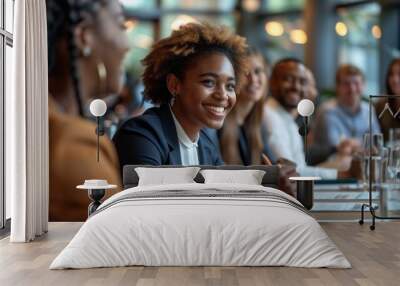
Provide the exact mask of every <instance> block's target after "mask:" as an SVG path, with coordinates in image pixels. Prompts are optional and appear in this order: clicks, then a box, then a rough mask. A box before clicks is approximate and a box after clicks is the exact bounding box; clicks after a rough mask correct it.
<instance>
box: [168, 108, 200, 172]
mask: <svg viewBox="0 0 400 286" xmlns="http://www.w3.org/2000/svg"><path fill="white" fill-rule="evenodd" d="M170 110H171V114H172V118H173V119H174V122H175V127H176V133H177V135H178V141H179V149H180V153H181V161H182V165H183V166H189V165H199V154H198V147H199V146H198V144H197V143H198V142H199V135H197V138H196V140H195V142H193V141H192V140H190V138H189V136H187V134H186V132H185V130H184V129H183V127H182V125H181V124H180V123H179V121H178V119H177V118H176V117H175V114H174V112H173V111H172V109H170Z"/></svg>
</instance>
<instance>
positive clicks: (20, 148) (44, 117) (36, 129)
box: [6, 0, 49, 242]
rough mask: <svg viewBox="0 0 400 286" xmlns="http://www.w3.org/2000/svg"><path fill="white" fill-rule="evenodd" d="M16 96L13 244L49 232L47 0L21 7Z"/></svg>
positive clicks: (9, 132) (23, 2)
mask: <svg viewBox="0 0 400 286" xmlns="http://www.w3.org/2000/svg"><path fill="white" fill-rule="evenodd" d="M14 11H15V18H14V48H13V52H14V63H15V66H14V72H13V87H14V88H13V90H14V94H12V96H11V97H10V98H6V166H7V168H6V169H7V171H6V187H7V188H10V189H11V194H12V195H11V237H10V241H12V242H27V241H31V240H33V239H34V238H35V237H36V236H40V235H42V234H43V233H44V232H47V227H48V190H49V175H48V174H49V155H48V153H49V151H48V150H49V143H48V91H47V89H48V87H47V26H46V25H47V20H46V6H45V0H18V1H15V10H14Z"/></svg>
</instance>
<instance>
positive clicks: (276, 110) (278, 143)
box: [264, 58, 347, 179]
mask: <svg viewBox="0 0 400 286" xmlns="http://www.w3.org/2000/svg"><path fill="white" fill-rule="evenodd" d="M306 81H307V78H306V70H305V66H304V65H303V63H302V62H301V61H299V60H297V59H291V58H289V59H283V60H281V61H279V62H278V63H276V64H275V66H274V68H273V70H272V74H271V78H270V91H271V95H272V97H270V98H268V100H267V103H266V106H265V110H264V122H265V124H266V127H267V131H268V135H269V136H268V144H269V146H270V148H271V151H272V153H273V154H274V156H275V157H276V158H286V159H288V160H291V161H293V162H295V163H296V164H297V172H298V173H299V174H300V175H302V176H319V177H322V178H323V179H336V178H338V177H346V176H347V173H345V172H343V173H342V172H338V171H337V170H335V169H328V168H319V167H311V166H307V165H306V162H305V156H304V146H303V139H302V137H301V136H300V134H299V131H298V129H299V128H298V125H297V124H296V121H295V117H296V116H297V114H296V109H297V104H298V103H299V102H300V100H302V99H303V98H304V95H305V88H306ZM338 173H339V174H338Z"/></svg>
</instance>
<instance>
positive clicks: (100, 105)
mask: <svg viewBox="0 0 400 286" xmlns="http://www.w3.org/2000/svg"><path fill="white" fill-rule="evenodd" d="M89 109H90V113H91V114H92V115H93V116H96V117H100V116H103V115H104V114H105V113H106V111H107V104H106V103H105V102H104V100H101V99H95V100H93V101H92V102H91V103H90V107H89Z"/></svg>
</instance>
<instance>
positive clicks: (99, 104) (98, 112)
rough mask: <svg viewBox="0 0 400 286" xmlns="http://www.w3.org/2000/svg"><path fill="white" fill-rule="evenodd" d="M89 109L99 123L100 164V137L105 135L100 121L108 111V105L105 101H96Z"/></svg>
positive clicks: (97, 130)
mask: <svg viewBox="0 0 400 286" xmlns="http://www.w3.org/2000/svg"><path fill="white" fill-rule="evenodd" d="M89 109H90V113H91V114H92V115H93V116H95V117H96V122H97V128H96V134H97V162H99V149H100V136H102V135H104V125H103V122H102V121H101V120H100V119H101V117H102V116H103V115H104V114H105V113H106V111H107V104H106V103H105V102H104V100H101V99H95V100H93V101H92V102H91V103H90V107H89Z"/></svg>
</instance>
